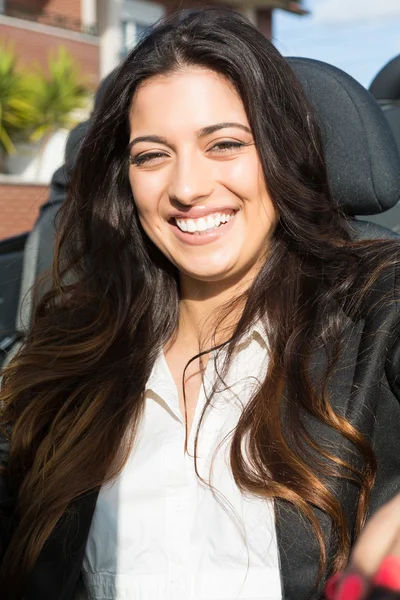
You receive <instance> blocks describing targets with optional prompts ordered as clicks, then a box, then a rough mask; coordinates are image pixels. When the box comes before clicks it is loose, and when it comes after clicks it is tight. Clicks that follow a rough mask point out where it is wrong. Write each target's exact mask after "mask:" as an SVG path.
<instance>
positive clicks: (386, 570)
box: [372, 556, 400, 592]
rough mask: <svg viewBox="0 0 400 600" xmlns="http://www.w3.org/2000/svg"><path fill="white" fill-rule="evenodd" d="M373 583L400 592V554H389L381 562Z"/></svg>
mask: <svg viewBox="0 0 400 600" xmlns="http://www.w3.org/2000/svg"><path fill="white" fill-rule="evenodd" d="M372 583H373V584H374V585H376V586H380V587H384V588H388V589H389V590H393V591H395V592H400V556H387V557H386V558H384V559H383V561H382V562H381V566H380V567H379V569H378V571H377V573H376V575H375V577H374V578H373V580H372Z"/></svg>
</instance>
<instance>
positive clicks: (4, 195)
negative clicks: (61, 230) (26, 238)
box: [0, 182, 48, 239]
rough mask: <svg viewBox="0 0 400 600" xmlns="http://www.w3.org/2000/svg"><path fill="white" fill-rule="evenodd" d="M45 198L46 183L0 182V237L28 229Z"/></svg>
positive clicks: (46, 192)
mask: <svg viewBox="0 0 400 600" xmlns="http://www.w3.org/2000/svg"><path fill="white" fill-rule="evenodd" d="M47 198H48V186H46V185H21V184H15V183H10V184H8V183H4V182H0V239H4V238H8V237H12V236H14V235H18V234H19V233H24V232H25V231H30V230H31V229H32V227H33V224H34V222H35V221H36V218H37V216H38V214H39V208H40V206H41V205H42V204H44V203H45V202H46V201H47Z"/></svg>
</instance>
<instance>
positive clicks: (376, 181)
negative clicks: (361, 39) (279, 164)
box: [288, 58, 400, 238]
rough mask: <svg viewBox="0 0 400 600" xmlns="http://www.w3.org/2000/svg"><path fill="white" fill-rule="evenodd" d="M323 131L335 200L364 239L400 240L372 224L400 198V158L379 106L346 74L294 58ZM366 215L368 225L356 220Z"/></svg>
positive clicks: (292, 59)
mask: <svg viewBox="0 0 400 600" xmlns="http://www.w3.org/2000/svg"><path fill="white" fill-rule="evenodd" d="M288 61H289V63H290V64H291V66H292V68H293V69H294V70H295V72H296V74H297V76H298V77H299V79H300V81H301V83H302V85H303V88H304V90H305V92H306V94H307V96H308V99H309V101H310V102H311V104H312V105H313V106H314V108H315V110H316V112H317V115H318V119H319V124H320V127H321V131H322V139H323V144H324V150H325V155H326V163H327V169H328V175H329V183H330V187H331V190H332V193H333V196H334V198H335V200H336V201H337V202H338V203H339V204H340V205H341V207H342V208H343V209H344V211H345V212H346V213H347V214H348V215H350V216H351V217H353V226H354V229H355V230H356V231H357V235H359V236H360V237H363V238H377V237H378V238H379V237H398V236H397V234H396V233H395V232H393V231H391V230H390V229H386V228H385V227H382V226H381V225H380V224H377V223H375V222H373V218H371V215H376V214H380V213H384V212H385V211H388V210H389V209H391V208H392V207H393V206H395V205H396V204H397V202H398V201H399V199H400V155H399V152H398V149H397V146H396V142H395V140H394V137H393V133H392V131H391V129H390V127H389V124H388V122H387V120H386V119H385V117H384V115H383V112H382V110H381V109H380V107H379V104H378V103H377V102H376V100H375V99H374V98H373V96H372V95H371V94H370V92H368V91H367V90H366V89H365V88H364V87H363V86H362V85H361V84H360V83H358V82H357V81H356V80H355V79H353V78H352V77H351V76H350V75H348V74H347V73H345V72H344V71H342V70H340V69H338V68H337V67H334V66H332V65H329V64H326V63H324V62H320V61H317V60H313V59H308V58H289V59H288ZM359 215H362V216H363V218H365V219H368V221H367V222H365V221H359V220H358V219H355V217H356V216H357V217H358V216H359Z"/></svg>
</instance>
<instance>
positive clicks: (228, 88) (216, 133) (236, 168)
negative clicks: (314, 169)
mask: <svg viewBox="0 0 400 600" xmlns="http://www.w3.org/2000/svg"><path fill="white" fill-rule="evenodd" d="M129 122H130V143H131V145H130V157H131V165H130V171H129V178H130V184H131V187H132V192H133V197H134V201H135V203H136V206H137V209H138V213H139V218H140V221H141V224H142V226H143V228H144V230H145V232H146V233H147V235H148V236H149V238H151V240H152V241H153V242H154V244H155V245H156V246H158V248H159V249H160V250H161V252H163V254H165V255H166V256H167V257H168V259H169V260H170V261H171V262H172V263H173V264H174V265H176V267H177V268H178V269H179V271H180V273H181V278H182V277H189V278H191V279H195V280H197V281H204V282H217V281H219V282H221V281H222V280H229V279H232V280H236V281H238V280H239V281H240V280H241V279H243V278H244V277H247V275H249V274H250V273H252V272H253V271H256V270H258V265H259V263H260V261H261V260H262V259H263V257H265V252H266V250H267V247H268V240H269V237H270V235H271V233H272V231H273V229H274V226H275V222H276V214H275V209H274V206H273V204H272V201H271V198H270V196H269V194H268V191H267V188H266V185H265V181H264V176H263V172H262V169H261V165H260V161H259V157H258V153H257V149H256V147H255V144H254V140H253V135H252V132H251V130H250V125H249V122H248V119H247V116H246V112H245V109H244V106H243V103H242V101H241V99H240V97H239V96H238V94H237V93H236V91H235V89H234V88H233V86H232V85H231V84H230V83H229V82H228V81H227V80H226V79H225V78H223V77H222V76H220V75H219V74H217V73H215V72H213V71H209V70H206V69H202V68H194V67H191V68H189V67H188V68H185V69H183V70H181V71H178V72H174V73H172V74H168V75H165V76H157V77H154V78H152V79H150V80H148V81H146V82H145V83H144V84H142V86H140V87H139V89H138V90H137V92H136V94H135V96H134V98H133V101H132V106H131V110H130V115H129Z"/></svg>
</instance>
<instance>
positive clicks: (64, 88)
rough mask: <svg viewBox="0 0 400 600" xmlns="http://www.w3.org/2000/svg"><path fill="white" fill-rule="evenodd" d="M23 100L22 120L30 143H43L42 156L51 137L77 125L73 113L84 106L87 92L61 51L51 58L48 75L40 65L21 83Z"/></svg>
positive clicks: (75, 67)
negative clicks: (25, 103)
mask: <svg viewBox="0 0 400 600" xmlns="http://www.w3.org/2000/svg"><path fill="white" fill-rule="evenodd" d="M23 87H24V98H25V99H26V100H27V103H28V105H29V108H28V110H27V111H26V112H25V118H26V121H27V123H29V129H30V135H29V139H30V140H31V141H32V142H37V141H42V148H41V154H43V152H44V149H45V146H46V144H47V142H48V141H49V139H50V137H51V135H52V134H53V133H54V132H55V131H57V130H58V129H64V128H65V129H69V128H70V127H72V126H73V125H74V124H75V123H76V119H75V118H74V116H73V113H74V111H76V110H77V109H79V108H82V107H84V106H85V104H86V102H87V99H88V93H89V91H88V88H87V87H86V86H85V85H84V84H83V83H82V81H81V78H80V76H79V71H78V68H77V66H76V64H75V62H74V60H73V58H72V57H71V56H70V54H69V53H68V52H67V50H66V49H65V48H64V47H60V48H59V49H58V52H57V54H56V55H50V57H49V60H48V72H46V71H45V70H44V69H43V68H42V67H41V66H40V65H37V66H36V68H35V69H34V70H33V71H32V72H31V73H29V74H27V75H25V76H24V79H23Z"/></svg>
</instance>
